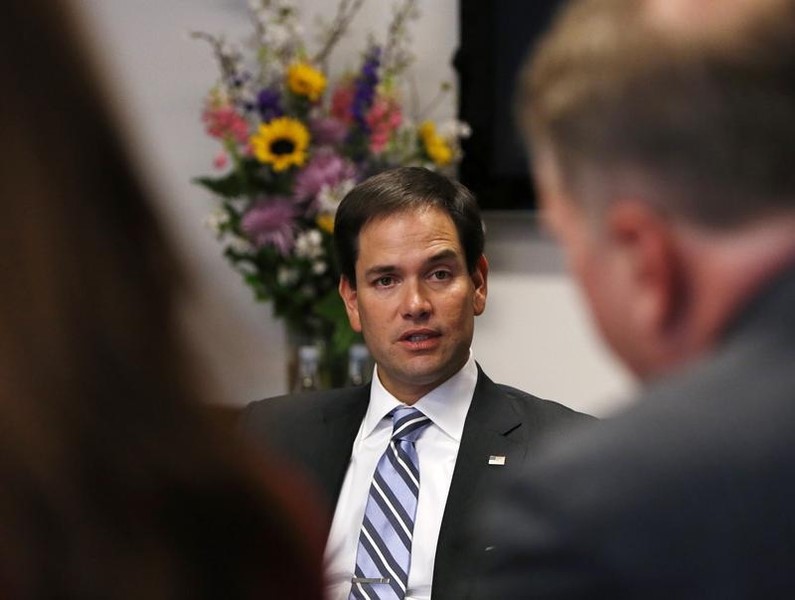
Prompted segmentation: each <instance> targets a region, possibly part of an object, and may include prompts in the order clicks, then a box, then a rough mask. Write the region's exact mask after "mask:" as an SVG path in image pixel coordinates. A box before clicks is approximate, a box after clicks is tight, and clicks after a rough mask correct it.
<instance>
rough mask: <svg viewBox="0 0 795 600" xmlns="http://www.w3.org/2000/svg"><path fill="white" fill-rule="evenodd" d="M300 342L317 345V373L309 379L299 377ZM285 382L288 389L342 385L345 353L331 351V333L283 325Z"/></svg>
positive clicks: (345, 367)
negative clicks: (285, 333) (284, 332)
mask: <svg viewBox="0 0 795 600" xmlns="http://www.w3.org/2000/svg"><path fill="white" fill-rule="evenodd" d="M302 346H312V347H314V348H316V349H317V356H318V361H317V376H316V377H313V378H312V382H311V383H309V382H307V381H306V379H307V378H306V377H302V375H301V368H300V360H299V355H300V353H301V347H302ZM287 357H288V358H287V385H288V390H289V391H290V392H299V391H307V390H309V389H318V390H328V389H332V388H338V387H343V386H345V385H346V383H347V377H348V357H347V354H346V353H345V354H341V355H338V354H335V353H334V352H333V351H332V344H331V335H330V334H324V333H323V332H308V331H306V330H303V329H300V328H297V327H290V326H288V327H287Z"/></svg>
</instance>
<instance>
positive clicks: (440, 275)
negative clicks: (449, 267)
mask: <svg viewBox="0 0 795 600" xmlns="http://www.w3.org/2000/svg"><path fill="white" fill-rule="evenodd" d="M431 277H433V278H434V279H436V280H438V281H441V280H443V279H449V278H450V272H449V271H434V272H433V273H432V274H431Z"/></svg>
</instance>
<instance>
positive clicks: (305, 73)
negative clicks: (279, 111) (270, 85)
mask: <svg viewBox="0 0 795 600" xmlns="http://www.w3.org/2000/svg"><path fill="white" fill-rule="evenodd" d="M287 87H288V88H289V89H290V91H291V92H292V93H293V94H295V95H296V96H305V97H307V98H309V100H310V101H311V102H317V101H318V100H319V99H320V96H321V95H322V94H323V92H324V91H325V89H326V76H325V75H323V73H321V72H320V71H318V70H317V69H315V68H314V67H312V66H311V65H310V64H308V63H305V62H297V63H293V64H292V65H290V68H289V69H287Z"/></svg>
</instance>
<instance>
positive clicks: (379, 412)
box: [361, 350, 478, 442]
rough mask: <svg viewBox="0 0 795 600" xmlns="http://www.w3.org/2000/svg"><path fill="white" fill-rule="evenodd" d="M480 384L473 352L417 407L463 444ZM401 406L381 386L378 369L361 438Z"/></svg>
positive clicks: (418, 401)
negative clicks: (477, 386) (477, 387)
mask: <svg viewBox="0 0 795 600" xmlns="http://www.w3.org/2000/svg"><path fill="white" fill-rule="evenodd" d="M477 382H478V367H477V365H476V364H475V358H474V356H473V355H472V351H471V350H470V351H469V359H468V360H467V362H466V363H465V364H464V366H463V367H462V368H461V370H460V371H458V373H456V374H455V375H453V376H452V377H450V379H448V380H447V381H445V382H444V383H442V384H441V385H440V386H438V387H436V388H434V389H432V390H431V391H430V392H428V393H427V394H425V395H424V396H423V397H422V398H420V399H419V400H417V402H416V403H415V404H414V407H415V408H417V409H418V410H420V411H422V413H423V414H424V415H425V416H427V417H428V418H429V419H430V420H431V421H432V422H433V424H434V425H436V426H437V427H439V429H441V430H442V431H443V432H444V433H445V434H447V435H448V436H450V437H451V438H453V439H454V440H455V441H457V442H460V441H461V434H462V433H463V431H464V421H466V416H467V412H469V406H470V404H472V396H473V395H474V393H475V386H476V385H477ZM398 406H403V403H402V402H400V401H399V400H398V399H397V398H395V397H394V396H393V395H392V394H390V393H389V392H388V391H387V390H386V389H385V388H384V386H383V385H382V384H381V380H380V379H379V378H378V366H376V367H375V369H374V370H373V380H372V384H371V385H370V404H369V405H368V407H367V413H366V414H365V415H364V421H362V430H361V432H362V438H367V437H369V436H370V435H372V434H373V432H374V431H375V430H376V428H377V427H378V425H379V424H380V423H381V422H382V420H383V418H384V417H385V416H386V415H388V414H389V412H390V411H391V410H392V409H394V408H397V407H398Z"/></svg>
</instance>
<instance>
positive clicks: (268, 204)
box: [240, 196, 297, 256]
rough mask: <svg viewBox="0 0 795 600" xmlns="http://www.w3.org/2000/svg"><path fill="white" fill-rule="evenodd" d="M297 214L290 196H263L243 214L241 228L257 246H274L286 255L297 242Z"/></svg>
mask: <svg viewBox="0 0 795 600" xmlns="http://www.w3.org/2000/svg"><path fill="white" fill-rule="evenodd" d="M296 216H297V209H296V206H295V203H294V202H293V201H292V200H291V199H290V198H285V197H283V196H273V197H270V198H263V199H262V200H259V201H258V202H257V203H255V204H254V205H253V206H252V207H251V208H249V209H248V211H247V212H246V214H244V215H243V218H242V219H241V221H240V228H241V229H242V230H243V233H245V234H246V236H247V237H248V238H249V239H250V240H251V242H252V243H253V244H254V245H255V246H256V247H257V248H262V247H263V246H273V247H274V248H275V249H276V250H277V251H278V252H279V254H281V255H282V256H286V255H288V254H289V253H290V251H291V250H292V249H293V244H294V242H295V227H296V225H295V217H296Z"/></svg>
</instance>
